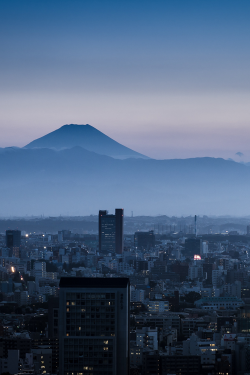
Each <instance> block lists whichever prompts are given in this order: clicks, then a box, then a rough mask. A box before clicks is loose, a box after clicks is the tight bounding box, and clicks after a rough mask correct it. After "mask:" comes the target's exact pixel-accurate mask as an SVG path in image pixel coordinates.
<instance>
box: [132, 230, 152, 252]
mask: <svg viewBox="0 0 250 375" xmlns="http://www.w3.org/2000/svg"><path fill="white" fill-rule="evenodd" d="M134 244H135V247H138V248H142V249H150V248H151V247H155V235H154V231H153V230H150V231H149V232H135V235H134Z"/></svg>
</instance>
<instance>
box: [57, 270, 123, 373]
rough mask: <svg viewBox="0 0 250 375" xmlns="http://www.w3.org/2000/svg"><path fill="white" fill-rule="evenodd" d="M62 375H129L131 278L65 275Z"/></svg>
mask: <svg viewBox="0 0 250 375" xmlns="http://www.w3.org/2000/svg"><path fill="white" fill-rule="evenodd" d="M58 328H59V343H60V375H77V374H79V373H80V374H82V373H83V374H85V373H86V374H93V375H115V374H119V375H128V373H129V279H128V278H83V277H62V278H61V280H60V292H59V327H58Z"/></svg>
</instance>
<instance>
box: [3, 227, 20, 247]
mask: <svg viewBox="0 0 250 375" xmlns="http://www.w3.org/2000/svg"><path fill="white" fill-rule="evenodd" d="M20 245H21V231H20V230H6V247H8V248H9V249H12V248H13V247H20Z"/></svg>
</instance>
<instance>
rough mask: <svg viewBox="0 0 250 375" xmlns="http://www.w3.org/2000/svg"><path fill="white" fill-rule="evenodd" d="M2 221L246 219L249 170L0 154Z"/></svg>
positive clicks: (78, 153) (86, 154)
mask: <svg viewBox="0 0 250 375" xmlns="http://www.w3.org/2000/svg"><path fill="white" fill-rule="evenodd" d="M0 175H1V185H0V206H1V214H5V215H7V216H8V215H19V216H22V215H26V214H31V215H36V214H43V213H44V214H46V215H52V216H54V215H60V214H66V215H69V214H70V215H82V214H94V213H98V210H99V209H100V207H106V208H107V209H108V210H113V209H114V208H115V207H121V206H122V207H124V208H125V210H126V212H130V211H132V210H133V211H134V212H137V213H138V214H142V215H145V214H151V215H157V214H159V213H160V214H167V215H185V214H194V213H197V214H204V215H205V214H207V215H210V214H214V215H225V214H234V215H247V214H249V211H248V209H247V202H248V201H249V186H250V169H249V167H247V166H245V165H243V164H240V163H237V162H234V161H228V160H224V159H222V158H218V159H217V158H209V157H206V158H193V159H168V160H156V159H140V158H138V159H132V158H131V159H124V160H120V159H115V158H112V157H109V156H103V155H99V154H96V153H94V152H91V151H88V150H85V149H83V148H82V147H73V148H71V149H63V150H60V151H57V150H53V149H45V148H34V149H33V148H30V149H29V148H22V149H6V151H5V152H1V153H0Z"/></svg>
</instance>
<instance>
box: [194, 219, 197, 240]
mask: <svg viewBox="0 0 250 375" xmlns="http://www.w3.org/2000/svg"><path fill="white" fill-rule="evenodd" d="M194 233H195V237H197V216H196V215H195V217H194Z"/></svg>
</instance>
